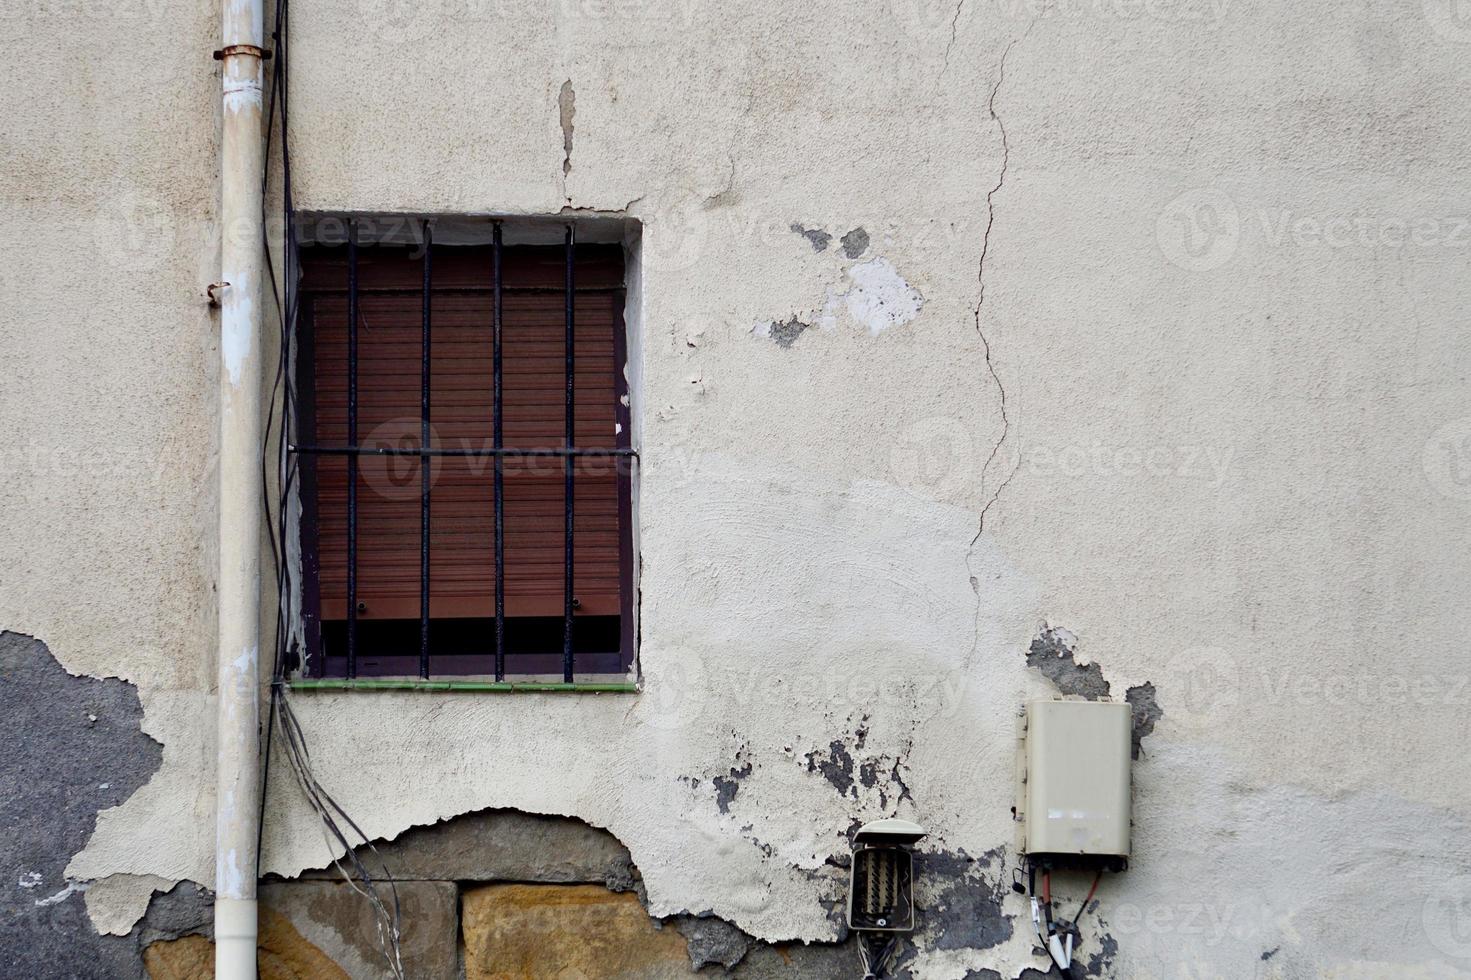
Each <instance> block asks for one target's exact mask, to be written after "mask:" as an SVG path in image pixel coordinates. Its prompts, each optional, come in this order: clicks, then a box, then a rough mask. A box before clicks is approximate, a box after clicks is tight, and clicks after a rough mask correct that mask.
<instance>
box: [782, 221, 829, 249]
mask: <svg viewBox="0 0 1471 980" xmlns="http://www.w3.org/2000/svg"><path fill="white" fill-rule="evenodd" d="M792 231H794V232H796V233H797V234H799V235H801V236H802V237H803V238H805V239H807V241H808V242H810V243H811V244H812V251H814V252H826V251H827V247H828V246H829V245H831V244H832V240H833V236H832V235H829V234H828V233H827V232H825V231H823V230H822V229H821V228H804V227H802V226H801V225H800V224H797V223H793V224H792Z"/></svg>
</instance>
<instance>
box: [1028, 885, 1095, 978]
mask: <svg viewBox="0 0 1471 980" xmlns="http://www.w3.org/2000/svg"><path fill="white" fill-rule="evenodd" d="M1021 870H1023V869H1018V877H1020V871H1021ZM1024 870H1025V874H1026V878H1027V884H1026V888H1025V889H1023V888H1022V885H1021V882H1020V881H1019V880H1018V881H1015V882H1014V883H1013V886H1012V887H1013V888H1015V889H1016V890H1017V891H1023V890H1025V891H1026V893H1027V897H1028V898H1029V899H1030V900H1031V903H1032V928H1033V929H1034V930H1035V931H1036V933H1037V941H1038V942H1039V943H1040V944H1041V945H1042V949H1043V950H1044V951H1045V952H1046V953H1047V958H1048V959H1049V960H1050V961H1051V963H1050V965H1049V966H1048V972H1049V973H1050V972H1051V971H1052V969H1053V968H1054V967H1055V968H1056V969H1057V970H1058V971H1059V972H1060V973H1061V974H1062V975H1063V976H1064V977H1071V976H1072V975H1073V974H1072V960H1073V947H1074V944H1075V942H1076V941H1077V940H1078V939H1079V938H1081V936H1082V934H1081V933H1080V932H1079V931H1078V920H1079V919H1081V918H1082V917H1083V913H1084V912H1086V911H1088V903H1090V902H1092V901H1093V896H1094V895H1095V894H1097V892H1098V883H1099V881H1101V880H1102V879H1103V871H1102V869H1099V871H1097V872H1096V873H1095V874H1094V875H1093V885H1092V887H1090V888H1089V889H1088V894H1087V896H1086V897H1085V898H1084V899H1083V902H1082V904H1081V905H1079V906H1078V911H1076V912H1074V913H1073V917H1072V920H1071V921H1066V920H1063V919H1054V918H1053V915H1052V871H1051V870H1050V869H1048V868H1043V869H1042V896H1041V898H1040V899H1039V898H1038V897H1037V870H1038V866H1037V865H1035V864H1033V863H1032V862H1031V860H1030V859H1027V860H1026V861H1025V864H1024Z"/></svg>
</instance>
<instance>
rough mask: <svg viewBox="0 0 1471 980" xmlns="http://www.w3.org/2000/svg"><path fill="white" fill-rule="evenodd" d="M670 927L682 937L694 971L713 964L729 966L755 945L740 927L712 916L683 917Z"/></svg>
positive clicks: (742, 957) (737, 961) (743, 957)
mask: <svg viewBox="0 0 1471 980" xmlns="http://www.w3.org/2000/svg"><path fill="white" fill-rule="evenodd" d="M674 928H676V929H678V930H679V933H680V935H682V936H684V938H685V942H686V943H687V944H688V946H689V954H690V966H691V968H692V969H695V970H698V969H700V968H701V967H704V966H711V965H715V964H718V965H720V966H723V967H725V968H726V969H727V970H729V969H732V968H734V967H735V966H736V964H738V963H740V961H741V960H743V959H745V958H746V953H748V952H750V950H751V947H752V946H754V945H755V944H756V940H754V939H752V938H751V937H750V936H748V935H746V934H745V933H744V932H742V931H741V930H740V929H738V928H736V927H735V926H733V925H731V924H730V923H729V922H726V921H725V920H724V919H718V918H716V917H714V916H708V915H706V916H684V917H681V918H679V919H677V920H676V921H675V923H674Z"/></svg>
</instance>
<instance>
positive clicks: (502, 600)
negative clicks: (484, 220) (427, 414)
mask: <svg viewBox="0 0 1471 980" xmlns="http://www.w3.org/2000/svg"><path fill="white" fill-rule="evenodd" d="M493 235H494V237H493V240H492V242H491V259H490V265H491V289H492V291H493V292H494V297H493V299H492V311H491V317H492V320H493V322H492V327H491V329H492V339H491V346H492V350H493V352H492V359H493V361H494V367H493V368H492V373H493V374H494V375H495V379H494V382H495V388H494V394H493V395H492V403H493V404H492V409H491V414H492V416H493V419H492V422H491V432H492V435H491V440H492V443H493V445H494V447H495V450H496V452H497V455H496V456H495V457H493V458H494V461H495V679H496V680H497V681H503V680H505V679H506V488H505V471H504V470H503V468H502V463H503V462H504V460H503V458H502V457H501V456H500V455H499V452H500V450H501V449H502V447H503V442H504V429H503V428H502V427H501V421H502V419H503V417H504V413H503V412H502V411H501V406H502V404H503V402H502V398H501V392H502V389H503V385H502V383H501V323H502V307H501V288H502V285H503V283H502V282H501V225H500V222H499V221H497V222H496V224H495V230H494V232H493Z"/></svg>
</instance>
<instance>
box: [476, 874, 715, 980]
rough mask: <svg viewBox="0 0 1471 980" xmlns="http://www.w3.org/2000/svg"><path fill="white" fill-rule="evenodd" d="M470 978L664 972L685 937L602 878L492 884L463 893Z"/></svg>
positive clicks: (656, 976)
mask: <svg viewBox="0 0 1471 980" xmlns="http://www.w3.org/2000/svg"><path fill="white" fill-rule="evenodd" d="M463 910H464V911H463V933H464V943H465V980H552V978H556V980H666V978H674V977H688V976H690V975H691V972H692V971H691V968H690V959H689V952H688V949H687V948H686V945H685V939H684V937H683V936H681V935H680V934H679V932H678V931H677V930H675V929H674V928H672V927H670V928H663V929H660V928H658V927H657V925H656V923H655V922H654V920H653V919H651V918H649V915H648V913H647V912H645V911H644V908H643V906H642V905H640V904H639V902H638V898H637V897H636V896H635V895H633V894H631V893H628V892H611V891H609V890H608V889H606V888H603V887H601V886H598V885H519V884H518V885H487V886H485V887H483V888H475V889H471V890H467V891H466V892H465V893H464V896H463Z"/></svg>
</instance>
